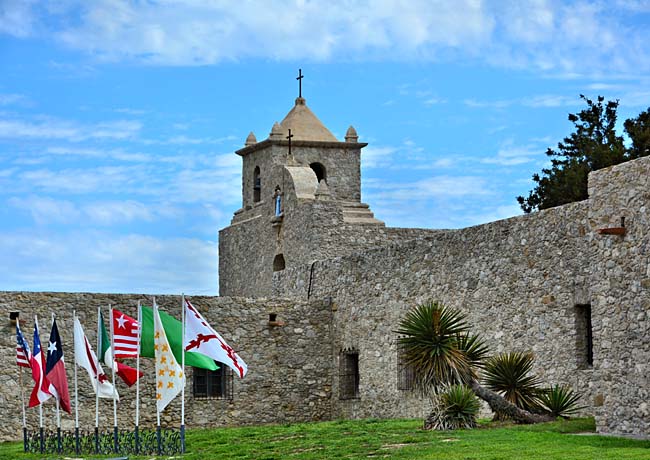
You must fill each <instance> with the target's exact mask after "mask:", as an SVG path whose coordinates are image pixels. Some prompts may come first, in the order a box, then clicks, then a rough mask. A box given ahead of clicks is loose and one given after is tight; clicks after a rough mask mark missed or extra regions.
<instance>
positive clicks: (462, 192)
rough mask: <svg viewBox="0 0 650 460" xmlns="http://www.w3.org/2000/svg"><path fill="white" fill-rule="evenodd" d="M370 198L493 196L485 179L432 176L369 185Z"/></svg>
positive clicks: (404, 198)
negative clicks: (409, 181)
mask: <svg viewBox="0 0 650 460" xmlns="http://www.w3.org/2000/svg"><path fill="white" fill-rule="evenodd" d="M369 185H370V186H369V187H367V188H368V189H369V194H368V195H369V196H370V197H372V200H375V201H386V200H390V201H402V202H409V201H419V200H431V199H441V198H461V197H472V196H473V197H476V196H482V195H491V194H492V191H491V190H490V189H489V186H488V184H487V182H486V181H485V179H483V178H480V177H475V176H432V177H430V178H426V179H421V180H418V181H414V182H411V183H406V184H404V183H386V182H382V183H380V184H375V185H372V184H369Z"/></svg>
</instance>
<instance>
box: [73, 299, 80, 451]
mask: <svg viewBox="0 0 650 460" xmlns="http://www.w3.org/2000/svg"><path fill="white" fill-rule="evenodd" d="M76 322H77V312H76V311H75V310H72V327H73V330H74V327H75V324H76ZM75 336H76V334H72V344H73V345H74V451H75V453H76V454H79V392H78V389H77V342H76V337H75Z"/></svg>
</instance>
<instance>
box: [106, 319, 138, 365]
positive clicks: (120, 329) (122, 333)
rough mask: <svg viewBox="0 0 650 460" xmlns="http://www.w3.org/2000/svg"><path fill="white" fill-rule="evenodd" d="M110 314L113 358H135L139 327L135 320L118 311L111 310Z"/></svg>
mask: <svg viewBox="0 0 650 460" xmlns="http://www.w3.org/2000/svg"><path fill="white" fill-rule="evenodd" d="M112 313H113V317H112V318H111V320H112V321H113V343H114V345H115V354H114V356H115V358H135V357H137V356H138V338H139V331H140V325H139V324H138V322H137V321H136V320H135V319H133V318H131V317H130V316H128V315H125V314H124V313H122V312H121V311H119V310H116V309H113V310H112Z"/></svg>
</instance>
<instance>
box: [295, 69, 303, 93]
mask: <svg viewBox="0 0 650 460" xmlns="http://www.w3.org/2000/svg"><path fill="white" fill-rule="evenodd" d="M303 77H304V75H303V74H302V69H298V76H297V77H296V80H298V97H302V79H303Z"/></svg>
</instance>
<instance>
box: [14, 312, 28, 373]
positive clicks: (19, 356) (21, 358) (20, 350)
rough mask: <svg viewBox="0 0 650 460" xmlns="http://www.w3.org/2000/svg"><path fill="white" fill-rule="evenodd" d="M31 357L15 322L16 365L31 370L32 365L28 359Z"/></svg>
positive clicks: (25, 341)
mask: <svg viewBox="0 0 650 460" xmlns="http://www.w3.org/2000/svg"><path fill="white" fill-rule="evenodd" d="M31 357H32V355H31V352H30V351H29V345H28V344H27V340H25V336H24V335H23V332H22V331H21V330H20V326H19V325H18V322H17V321H16V364H18V365H19V366H20V367H26V368H28V369H31V367H32V365H31V364H30V359H31Z"/></svg>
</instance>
